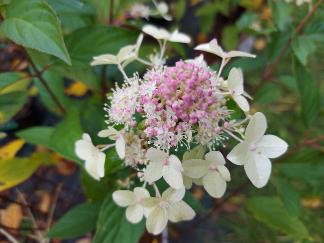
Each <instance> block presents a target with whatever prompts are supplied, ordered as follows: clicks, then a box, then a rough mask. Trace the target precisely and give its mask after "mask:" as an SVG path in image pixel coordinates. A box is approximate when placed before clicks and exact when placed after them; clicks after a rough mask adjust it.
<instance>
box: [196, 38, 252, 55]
mask: <svg viewBox="0 0 324 243" xmlns="http://www.w3.org/2000/svg"><path fill="white" fill-rule="evenodd" d="M195 50H198V51H205V52H209V53H212V54H215V55H216V56H219V57H220V58H222V59H230V58H233V57H252V58H255V55H253V54H250V53H247V52H242V51H230V52H225V51H223V49H222V47H220V45H218V42H217V40H216V39H213V40H211V41H210V42H209V43H205V44H201V45H198V46H196V47H195Z"/></svg>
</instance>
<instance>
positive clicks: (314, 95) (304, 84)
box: [294, 59, 320, 126]
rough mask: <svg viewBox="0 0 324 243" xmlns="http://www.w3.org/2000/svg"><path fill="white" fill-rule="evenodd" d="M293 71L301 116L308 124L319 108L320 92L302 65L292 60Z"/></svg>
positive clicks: (314, 117)
mask: <svg viewBox="0 0 324 243" xmlns="http://www.w3.org/2000/svg"><path fill="white" fill-rule="evenodd" d="M294 72H295V77H296V82H297V86H298V90H299V94H300V99H301V108H302V117H303V120H304V123H305V124H306V125H307V126H308V125H310V124H311V123H312V122H314V121H315V120H316V118H317V116H318V113H319V110H320V93H319V88H318V87H317V85H316V83H315V81H314V80H313V78H312V76H311V75H310V74H309V73H308V72H307V71H306V69H305V68H304V67H303V65H302V64H301V63H300V62H299V61H298V60H296V59H295V60H294Z"/></svg>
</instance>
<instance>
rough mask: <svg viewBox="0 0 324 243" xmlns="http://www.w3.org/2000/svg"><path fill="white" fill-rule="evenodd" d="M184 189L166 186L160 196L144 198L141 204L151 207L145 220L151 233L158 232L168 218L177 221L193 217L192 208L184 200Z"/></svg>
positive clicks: (161, 229) (164, 225) (165, 224)
mask: <svg viewBox="0 0 324 243" xmlns="http://www.w3.org/2000/svg"><path fill="white" fill-rule="evenodd" d="M184 194H185V189H184V188H182V189H180V190H175V189H173V188H168V189H167V190H165V191H164V192H163V193H162V197H154V198H146V199H144V200H143V203H142V204H143V205H144V206H146V207H150V208H153V209H152V210H151V212H150V213H149V215H148V217H147V221H146V228H147V230H148V232H150V233H152V234H155V235H157V234H160V233H161V232H162V231H163V229H164V228H165V227H166V226H167V223H168V220H170V221H171V222H179V221H184V220H191V219H193V218H194V217H195V212H194V210H193V209H192V208H191V207H190V206H189V205H188V204H187V203H185V202H184V201H182V198H183V197H184Z"/></svg>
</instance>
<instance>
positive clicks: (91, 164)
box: [75, 133, 106, 180]
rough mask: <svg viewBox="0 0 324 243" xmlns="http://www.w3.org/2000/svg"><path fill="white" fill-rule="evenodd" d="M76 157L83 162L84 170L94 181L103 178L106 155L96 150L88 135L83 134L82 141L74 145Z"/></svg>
mask: <svg viewBox="0 0 324 243" xmlns="http://www.w3.org/2000/svg"><path fill="white" fill-rule="evenodd" d="M75 153H76V155H77V156H78V157H79V158H80V159H82V160H84V161H85V169H86V171H87V172H88V173H89V175H90V176H91V177H93V178H94V179H95V180H100V178H102V177H104V176H105V160H106V155H105V154H104V153H103V152H101V151H100V150H99V149H98V148H96V147H95V146H94V145H93V144H92V141H91V138H90V136H89V134H87V133H84V134H83V135H82V139H80V140H78V141H76V143H75Z"/></svg>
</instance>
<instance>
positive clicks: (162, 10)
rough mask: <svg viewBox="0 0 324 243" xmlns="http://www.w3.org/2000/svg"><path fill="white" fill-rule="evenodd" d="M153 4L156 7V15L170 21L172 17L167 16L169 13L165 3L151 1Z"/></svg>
mask: <svg viewBox="0 0 324 243" xmlns="http://www.w3.org/2000/svg"><path fill="white" fill-rule="evenodd" d="M153 3H154V5H155V7H156V10H157V14H159V15H161V17H162V18H164V19H165V20H167V21H171V20H172V17H171V16H170V15H169V14H168V12H169V7H168V5H167V4H166V3H165V2H158V3H157V2H156V1H155V0H153Z"/></svg>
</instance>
